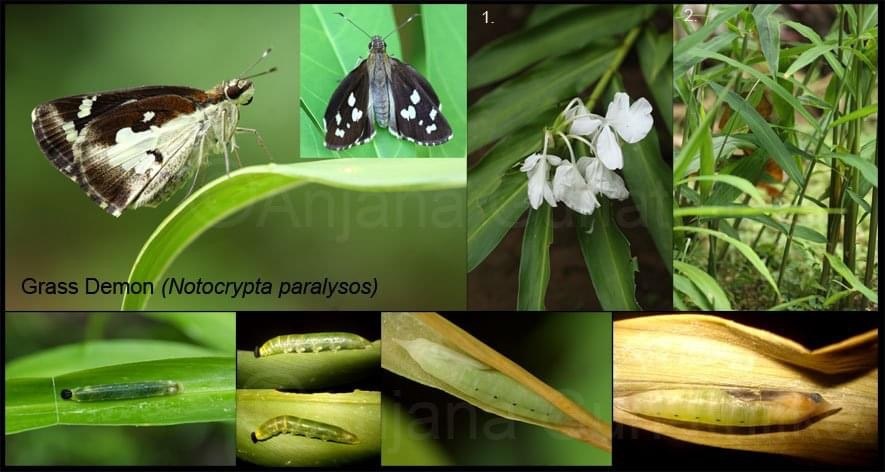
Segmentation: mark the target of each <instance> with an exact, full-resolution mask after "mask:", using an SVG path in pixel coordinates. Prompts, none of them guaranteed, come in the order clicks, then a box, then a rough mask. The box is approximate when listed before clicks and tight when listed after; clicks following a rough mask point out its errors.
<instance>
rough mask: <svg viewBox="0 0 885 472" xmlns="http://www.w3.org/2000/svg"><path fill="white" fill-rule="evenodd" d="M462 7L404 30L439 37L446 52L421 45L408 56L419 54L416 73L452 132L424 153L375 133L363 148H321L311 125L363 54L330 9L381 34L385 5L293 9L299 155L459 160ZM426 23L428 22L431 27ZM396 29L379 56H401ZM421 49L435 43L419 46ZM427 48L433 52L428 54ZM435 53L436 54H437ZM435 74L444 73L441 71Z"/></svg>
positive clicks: (388, 17)
mask: <svg viewBox="0 0 885 472" xmlns="http://www.w3.org/2000/svg"><path fill="white" fill-rule="evenodd" d="M464 8H465V6H464V5H441V6H437V7H435V8H431V9H429V10H427V13H426V14H425V15H422V17H420V19H419V20H418V21H413V22H411V23H410V24H408V25H407V26H405V27H404V28H423V34H424V37H425V38H428V39H429V38H433V39H434V40H437V39H439V38H441V37H444V38H445V39H444V42H445V44H446V45H447V46H448V49H446V48H428V51H426V52H422V51H417V52H416V53H415V55H416V56H417V55H420V56H422V57H424V58H425V59H426V61H427V67H428V70H421V71H419V72H421V73H422V74H424V75H425V76H426V77H427V78H428V80H429V81H430V83H431V84H432V85H433V87H434V89H435V90H436V92H437V95H439V98H440V103H442V105H443V107H444V108H445V116H446V119H448V121H449V124H450V125H451V126H452V130H454V136H453V138H452V140H451V141H449V142H448V143H446V144H443V145H441V146H437V147H435V148H433V149H432V151H427V150H425V149H424V148H421V147H419V146H417V145H416V144H413V143H410V142H408V141H404V140H401V139H397V138H396V137H394V136H393V135H391V134H390V133H388V132H386V131H385V130H384V129H383V128H382V129H376V131H377V134H376V135H375V138H374V139H372V141H371V142H370V143H367V144H364V145H361V146H355V147H353V148H350V149H347V150H344V151H330V150H328V149H326V148H325V146H324V145H323V133H322V131H321V130H320V129H318V128H317V127H316V126H315V125H314V123H320V124H321V123H322V121H323V114H324V113H325V110H326V106H327V104H328V100H329V98H330V97H331V96H332V92H334V91H335V88H336V87H338V84H339V83H340V82H341V81H342V80H343V79H344V77H345V76H346V75H347V74H348V73H350V71H351V70H353V69H354V68H355V67H356V66H357V65H358V64H359V61H360V60H361V59H364V58H365V57H366V55H367V54H368V50H367V48H366V44H367V43H368V38H366V36H365V34H364V33H363V32H362V31H360V30H359V29H357V28H356V27H354V26H353V25H351V24H350V23H348V22H347V21H346V20H345V19H344V18H341V17H340V16H338V15H336V14H335V13H336V12H341V13H344V14H345V15H346V16H347V17H348V18H350V19H351V20H352V21H353V22H354V23H356V24H357V25H359V26H360V28H363V29H364V30H366V31H367V32H368V33H370V34H378V35H386V34H388V33H390V32H392V31H394V30H395V29H396V27H397V24H396V19H395V18H394V14H393V8H392V6H390V5H320V4H305V5H302V7H301V10H300V14H301V17H300V25H301V29H300V31H301V44H302V45H304V46H305V47H303V48H302V54H301V101H302V103H303V105H302V107H301V113H300V117H301V125H300V128H301V156H302V157H306V158H316V157H417V156H420V155H423V153H424V152H429V154H430V155H431V156H446V157H464V156H465V155H466V153H465V150H464V149H465V148H464V143H465V142H466V130H467V126H466V123H467V122H466V117H467V114H466V103H467V100H466V93H467V92H466V88H465V84H466V80H467V78H466V70H467V66H466V64H465V60H464V57H465V54H466V53H465V51H466V49H465V46H464V44H463V42H462V44H461V45H460V49H459V47H458V44H457V41H458V39H457V38H465V37H466V16H465V10H464ZM431 23H432V24H431ZM405 36H406V35H405V33H403V32H402V31H399V32H394V33H393V34H391V35H390V36H389V37H388V38H387V39H386V42H387V53H388V54H389V55H391V56H392V57H396V58H398V59H401V60H402V59H405V61H406V62H409V59H410V58H403V56H402V51H403V45H402V44H401V41H402V40H403V39H404V38H405ZM425 44H436V42H429V41H428V42H426V43H425ZM434 49H436V50H438V51H436V52H432V51H433V50H434ZM440 49H441V50H440ZM441 71H445V73H443V74H441V73H440V72H441Z"/></svg>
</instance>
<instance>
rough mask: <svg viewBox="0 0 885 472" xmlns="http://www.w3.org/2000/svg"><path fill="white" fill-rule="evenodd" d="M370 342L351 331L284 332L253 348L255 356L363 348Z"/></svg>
mask: <svg viewBox="0 0 885 472" xmlns="http://www.w3.org/2000/svg"><path fill="white" fill-rule="evenodd" d="M371 345H372V343H371V342H369V341H368V340H367V339H365V338H363V337H362V336H358V335H356V334H353V333H309V334H284V335H282V336H277V337H275V338H271V339H269V340H268V341H267V342H265V343H264V344H262V345H261V346H258V347H256V348H255V357H264V356H272V355H274V354H288V353H292V352H297V353H304V352H321V351H339V350H341V349H365V348H367V347H369V346H371Z"/></svg>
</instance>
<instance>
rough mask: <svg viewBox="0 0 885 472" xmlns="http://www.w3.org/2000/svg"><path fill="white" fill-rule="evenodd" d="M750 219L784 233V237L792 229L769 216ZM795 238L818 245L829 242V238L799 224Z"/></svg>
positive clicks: (794, 229)
mask: <svg viewBox="0 0 885 472" xmlns="http://www.w3.org/2000/svg"><path fill="white" fill-rule="evenodd" d="M749 219H751V220H753V221H758V222H759V223H762V224H764V225H766V226H768V227H769V228H773V229H775V230H776V231H779V232H781V233H783V234H784V235H787V234H789V232H790V228H788V227H787V226H785V225H783V224H781V223H780V222H778V221H776V220H775V219H774V218H771V217H769V216H750V217H749ZM793 237H794V238H796V239H802V240H805V241H809V242H812V243H816V244H823V243H825V242H827V237H826V236H824V235H823V234H821V233H819V232H817V231H815V230H813V229H811V228H809V227H808V226H803V225H799V224H797V225H796V226H794V227H793Z"/></svg>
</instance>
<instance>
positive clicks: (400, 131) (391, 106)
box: [323, 13, 452, 151]
mask: <svg viewBox="0 0 885 472" xmlns="http://www.w3.org/2000/svg"><path fill="white" fill-rule="evenodd" d="M338 15H340V16H341V17H343V18H344V19H346V20H347V21H348V22H350V23H351V24H352V25H354V26H356V28H357V29H359V30H360V31H362V32H363V33H365V34H366V35H367V36H369V37H370V38H371V42H370V43H369V57H367V58H366V59H365V60H363V61H362V62H360V64H359V65H358V66H356V68H355V69H353V70H352V71H351V72H350V73H349V74H347V77H345V78H344V80H342V81H341V83H340V84H339V85H338V88H336V89H335V92H334V93H332V98H331V99H329V105H328V106H327V107H326V113H325V115H324V116H323V126H324V132H325V134H326V137H325V141H324V143H325V146H326V147H327V148H328V149H331V150H334V151H341V150H344V149H348V148H350V147H353V146H357V145H360V144H363V143H366V142H369V141H371V140H372V138H374V137H375V128H374V126H373V125H372V122H373V121H374V122H375V124H376V125H378V126H380V127H382V128H387V130H388V131H390V134H392V135H394V136H395V137H397V138H399V139H405V140H408V141H411V142H413V143H416V144H420V145H422V146H435V145H438V144H443V143H445V142H448V141H449V140H450V139H452V127H451V126H449V122H448V121H447V120H446V118H445V117H444V116H443V114H442V104H441V103H440V101H439V97H438V96H437V95H436V92H435V91H434V90H433V87H432V86H431V85H430V82H428V81H427V79H425V78H424V76H422V75H421V74H420V73H419V72H418V71H417V70H416V69H415V68H414V67H412V66H410V65H409V64H406V63H405V62H402V61H400V60H398V59H395V58H393V57H390V55H388V54H387V43H386V42H385V41H384V39H385V38H386V37H387V36H390V34H393V33H394V32H396V31H398V30H399V29H400V28H402V27H403V26H405V25H406V24H407V23H409V22H410V21H412V20H413V19H414V18H415V17H417V16H418V15H417V14H415V15H412V16H411V17H409V18H408V19H407V20H406V21H404V22H403V23H402V24H401V25H400V26H399V27H398V28H397V29H396V30H394V31H393V32H391V33H390V34H388V35H387V36H385V38H382V37H381V36H377V35H375V36H373V35H370V34H368V33H366V31H365V30H363V29H362V28H360V27H359V26H357V25H356V24H355V23H353V22H352V21H350V19H349V18H347V17H346V16H344V15H343V14H342V13H338Z"/></svg>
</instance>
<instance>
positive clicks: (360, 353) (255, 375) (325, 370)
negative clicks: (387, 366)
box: [237, 341, 381, 390]
mask: <svg viewBox="0 0 885 472" xmlns="http://www.w3.org/2000/svg"><path fill="white" fill-rule="evenodd" d="M380 345H381V341H375V342H374V343H372V347H370V348H367V349H342V350H339V351H323V352H317V353H308V354H304V353H290V354H277V355H274V356H267V357H255V354H254V353H253V352H251V351H237V388H277V389H293V390H317V389H322V388H328V387H337V386H339V385H344V384H348V383H353V382H356V381H358V380H360V379H362V378H363V377H365V376H367V375H370V374H372V373H373V372H374V371H376V370H377V369H378V368H379V367H380V366H381V348H380Z"/></svg>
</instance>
